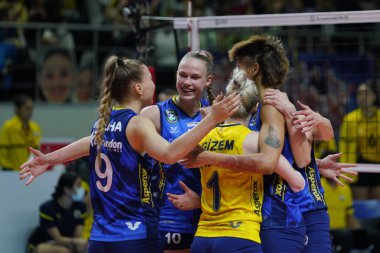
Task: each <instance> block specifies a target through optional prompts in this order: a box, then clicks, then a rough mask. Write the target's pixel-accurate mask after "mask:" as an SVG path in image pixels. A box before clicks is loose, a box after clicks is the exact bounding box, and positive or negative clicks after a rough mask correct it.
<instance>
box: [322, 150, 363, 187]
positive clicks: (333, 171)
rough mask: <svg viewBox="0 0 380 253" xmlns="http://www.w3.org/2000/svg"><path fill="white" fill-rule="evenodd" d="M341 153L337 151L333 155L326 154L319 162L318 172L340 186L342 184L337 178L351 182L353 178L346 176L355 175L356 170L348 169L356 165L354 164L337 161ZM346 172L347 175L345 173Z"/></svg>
mask: <svg viewBox="0 0 380 253" xmlns="http://www.w3.org/2000/svg"><path fill="white" fill-rule="evenodd" d="M341 155H342V153H337V154H333V155H328V156H326V157H325V158H323V159H322V160H320V162H319V172H320V173H321V175H322V176H324V177H327V178H330V179H331V180H333V181H334V182H335V183H337V184H338V185H340V186H342V187H343V186H344V184H343V183H342V182H341V181H340V180H339V178H343V179H345V180H347V181H348V182H352V181H353V179H352V178H350V177H348V176H347V175H357V174H358V173H357V172H356V171H353V170H350V169H349V168H354V167H357V165H356V164H349V163H338V162H337V160H338V159H339V158H340V156H341ZM346 174H347V175H346Z"/></svg>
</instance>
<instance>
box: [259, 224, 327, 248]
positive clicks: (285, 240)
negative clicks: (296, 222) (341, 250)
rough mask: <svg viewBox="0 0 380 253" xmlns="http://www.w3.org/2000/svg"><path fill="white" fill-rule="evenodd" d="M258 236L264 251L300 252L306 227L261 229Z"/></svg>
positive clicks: (303, 244)
mask: <svg viewBox="0 0 380 253" xmlns="http://www.w3.org/2000/svg"><path fill="white" fill-rule="evenodd" d="M260 237H261V245H262V246H263V251H264V252H265V253H277V252H281V253H301V252H303V249H304V246H305V242H306V228H305V227H304V226H302V227H298V228H270V229H261V231H260ZM330 253H331V252H330Z"/></svg>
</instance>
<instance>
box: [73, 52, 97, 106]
mask: <svg viewBox="0 0 380 253" xmlns="http://www.w3.org/2000/svg"><path fill="white" fill-rule="evenodd" d="M94 58H95V56H94V54H93V53H92V52H84V53H83V54H82V57H81V60H80V63H79V72H78V81H77V82H76V85H75V88H74V93H73V102H74V103H78V104H87V103H92V102H94V101H95V96H96V95H97V94H96V93H97V89H96V73H95V72H94V69H93V62H94Z"/></svg>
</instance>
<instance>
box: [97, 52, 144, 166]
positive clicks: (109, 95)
mask: <svg viewBox="0 0 380 253" xmlns="http://www.w3.org/2000/svg"><path fill="white" fill-rule="evenodd" d="M142 66H143V63H142V62H141V61H139V60H134V59H124V58H119V57H117V56H115V55H111V56H110V57H108V58H107V60H106V62H105V64H104V68H103V74H104V79H103V82H102V84H101V85H102V92H101V96H100V98H99V108H98V113H99V119H98V122H97V126H96V128H97V131H96V133H95V143H96V145H97V149H98V154H97V156H98V159H99V161H100V147H101V145H102V142H103V137H104V133H105V129H106V128H107V125H108V123H109V120H110V115H111V110H112V101H113V100H115V101H116V102H117V103H119V104H122V103H123V102H124V101H125V100H127V99H128V97H129V96H128V93H129V88H130V86H131V84H132V83H135V82H140V81H141V80H142V79H143V68H142Z"/></svg>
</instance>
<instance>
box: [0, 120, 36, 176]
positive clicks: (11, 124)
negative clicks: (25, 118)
mask: <svg viewBox="0 0 380 253" xmlns="http://www.w3.org/2000/svg"><path fill="white" fill-rule="evenodd" d="M41 134H42V133H41V129H40V127H39V126H38V124H37V123H36V122H34V121H29V129H27V130H25V129H23V127H22V122H21V120H20V118H19V117H18V116H14V117H13V118H11V119H10V120H7V121H6V122H5V123H4V125H3V126H2V128H1V130H0V166H1V167H3V168H6V169H13V170H19V167H20V165H21V164H23V163H24V162H26V161H27V160H28V158H29V156H30V152H29V149H28V147H33V148H37V149H38V148H39V146H40V140H41Z"/></svg>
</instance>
